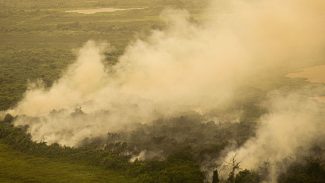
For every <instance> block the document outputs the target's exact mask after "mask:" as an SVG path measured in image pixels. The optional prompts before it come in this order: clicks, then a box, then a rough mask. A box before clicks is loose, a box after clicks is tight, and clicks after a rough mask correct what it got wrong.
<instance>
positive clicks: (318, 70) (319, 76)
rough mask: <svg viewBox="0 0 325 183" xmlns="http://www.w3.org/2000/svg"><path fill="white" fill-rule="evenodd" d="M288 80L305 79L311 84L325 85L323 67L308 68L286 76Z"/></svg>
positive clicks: (324, 66) (324, 69) (324, 67)
mask: <svg viewBox="0 0 325 183" xmlns="http://www.w3.org/2000/svg"><path fill="white" fill-rule="evenodd" d="M287 76H288V77H290V78H305V79H307V81H309V82H312V83H325V65H318V66H314V67H308V68H305V69H303V70H302V71H299V72H294V73H290V74H288V75H287Z"/></svg>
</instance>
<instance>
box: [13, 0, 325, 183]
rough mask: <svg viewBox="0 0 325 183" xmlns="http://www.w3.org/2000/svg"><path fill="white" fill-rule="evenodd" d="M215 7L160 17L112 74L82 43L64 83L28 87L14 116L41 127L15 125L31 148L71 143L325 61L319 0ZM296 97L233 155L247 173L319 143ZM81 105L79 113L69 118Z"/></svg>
mask: <svg viewBox="0 0 325 183" xmlns="http://www.w3.org/2000/svg"><path fill="white" fill-rule="evenodd" d="M211 4H212V5H211V7H212V8H211V9H209V10H207V16H209V18H208V19H207V20H206V21H203V22H202V23H200V24H195V23H192V22H191V21H190V15H189V14H188V13H187V12H186V11H179V10H168V11H165V12H164V13H162V17H163V19H164V21H165V22H166V24H167V25H168V28H167V29H166V30H153V31H152V34H151V35H150V36H148V38H147V39H146V40H137V41H135V42H134V43H131V44H130V45H129V46H128V48H127V49H126V51H125V53H124V54H123V55H122V56H121V57H120V58H119V62H118V63H117V64H116V65H115V66H113V67H105V66H104V64H103V63H102V61H103V54H102V52H103V51H104V50H105V45H102V44H97V43H94V42H88V43H86V44H85V46H84V47H83V48H81V49H80V51H79V54H78V58H77V60H76V62H75V63H74V64H72V65H71V66H70V67H69V68H68V69H67V70H66V72H65V73H64V74H63V76H62V77H61V79H59V80H58V81H56V82H55V83H54V84H53V86H52V87H51V88H43V87H41V86H37V85H36V86H34V87H32V88H30V89H29V90H28V91H26V93H25V97H24V99H23V100H22V101H20V102H19V103H18V105H17V107H16V108H14V109H13V110H12V113H14V114H18V115H27V116H32V117H37V118H38V120H34V119H27V118H25V117H18V119H17V120H16V121H15V125H28V126H29V132H30V133H31V135H32V138H33V140H35V141H46V142H47V143H48V144H51V143H59V144H62V145H68V146H77V145H78V144H79V143H80V142H81V141H82V140H84V139H85V138H94V137H101V136H105V135H106V134H107V132H108V131H110V132H114V131H121V130H128V129H129V128H132V126H133V125H135V124H136V123H150V122H151V121H153V120H155V119H159V118H160V117H164V116H177V115H178V114H179V113H182V112H187V111H199V112H200V113H202V114H203V115H204V114H205V113H209V112H210V111H212V110H215V109H222V108H227V107H229V106H233V105H236V101H237V97H238V96H237V94H238V93H240V90H241V89H242V88H246V87H256V88H263V87H264V86H265V85H266V84H269V83H272V81H273V80H276V79H277V78H278V76H281V75H282V74H284V73H285V72H286V71H289V70H290V69H293V68H297V67H301V66H304V65H308V64H311V63H315V62H317V61H319V60H321V59H322V58H323V55H322V54H321V51H322V50H323V48H324V43H325V41H324V40H325V35H324V34H323V33H324V27H325V26H324V24H325V21H324V8H325V1H323V0H314V1H310V0H288V1H285V2H283V1H279V0H273V1H266V0H262V1H244V0H242V1H229V2H222V3H221V2H220V1H214V2H212V3H211ZM216 9H219V10H220V9H221V10H222V9H224V10H223V11H220V12H214V11H215V10H216ZM300 100H301V99H300V98H299V97H289V99H288V100H285V99H277V98H271V99H270V106H269V111H270V112H269V114H268V115H266V116H264V117H263V118H262V119H261V125H260V128H259V129H258V130H257V136H256V138H254V139H251V140H249V141H248V142H247V143H246V144H245V145H244V146H243V147H240V148H239V149H238V150H235V151H234V152H235V153H237V154H238V158H239V159H240V160H241V161H242V165H243V167H247V168H252V169H254V168H255V167H256V166H258V165H259V163H260V161H263V160H264V158H265V156H266V155H270V156H269V157H270V158H271V161H272V162H273V163H279V162H281V161H283V160H284V159H285V158H286V157H287V156H291V155H292V154H295V153H296V151H297V149H298V148H299V147H300V146H302V147H303V148H307V147H308V144H310V143H311V142H312V141H313V139H314V138H317V137H319V136H320V133H318V131H317V129H319V126H318V125H319V124H321V123H320V121H319V113H320V112H318V111H317V110H314V109H315V107H313V106H314V104H309V103H310V102H309V101H306V102H301V101H300ZM306 104H308V105H306ZM315 105H316V104H315ZM306 106H310V107H311V109H309V108H306ZM78 107H82V111H83V112H84V113H85V114H78V115H71V113H73V111H74V110H75V109H76V108H78ZM316 108H317V107H316ZM53 111H54V112H53ZM286 134H290V138H289V137H287V138H283V137H286V136H284V135H286ZM301 136H304V137H305V136H306V138H304V139H300V137H301ZM270 139H271V140H270ZM273 140H275V142H277V143H276V144H273V143H272V141H273ZM301 140H302V141H301ZM300 141H301V142H300ZM300 143H301V144H300ZM265 146H266V147H267V148H265ZM252 153H254V154H257V156H250V155H251V154H252ZM232 154H233V153H232V152H230V154H229V156H227V157H226V158H225V160H227V159H228V158H229V157H230V156H231V155H232ZM275 167H276V166H275ZM274 175H276V172H275V173H274ZM275 177H276V176H275ZM272 180H274V179H272Z"/></svg>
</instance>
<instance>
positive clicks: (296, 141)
mask: <svg viewBox="0 0 325 183" xmlns="http://www.w3.org/2000/svg"><path fill="white" fill-rule="evenodd" d="M266 105H268V108H269V113H268V114H266V115H265V116H263V117H262V118H261V119H260V124H259V128H258V130H257V132H256V137H253V138H251V139H250V140H248V141H247V142H246V143H245V144H244V145H243V146H242V147H240V148H238V149H236V150H234V151H230V152H229V153H228V154H227V156H226V157H225V158H222V159H221V160H222V161H223V162H224V164H222V165H221V166H220V167H219V169H220V170H221V172H222V173H223V175H222V176H223V177H227V176H228V174H229V168H230V167H228V168H227V167H225V166H229V165H227V164H228V163H229V162H231V161H232V159H233V158H234V157H235V159H236V161H237V162H240V168H242V169H249V170H252V169H253V170H257V169H258V168H261V167H263V164H264V163H269V164H270V167H269V168H270V170H269V171H270V177H268V182H277V176H278V174H279V173H281V172H282V171H283V168H285V167H286V165H288V163H290V162H291V161H294V160H295V158H296V157H297V156H298V155H303V153H306V152H307V151H308V150H309V148H311V146H312V145H313V144H314V142H315V141H316V140H317V139H322V138H324V137H325V132H324V128H325V122H324V120H325V116H324V105H322V104H320V103H318V102H317V101H315V100H313V99H310V98H308V97H306V96H304V95H301V94H290V95H285V96H283V95H280V94H273V95H272V97H270V100H269V101H268V102H267V103H266ZM284 163H286V164H284Z"/></svg>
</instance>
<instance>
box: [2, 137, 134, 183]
mask: <svg viewBox="0 0 325 183" xmlns="http://www.w3.org/2000/svg"><path fill="white" fill-rule="evenodd" d="M0 182H3V183H4V182H40V183H41V182H42V183H50V182H53V183H58V182H62V183H63V182H66V183H68V182H105V183H108V182H112V183H115V182H121V183H122V182H133V180H132V179H131V178H126V177H124V176H123V175H121V172H118V173H117V172H116V171H110V170H103V169H101V168H98V167H95V166H89V165H83V164H81V163H74V162H71V161H70V162H69V161H64V162H63V161H62V160H60V159H57V158H51V159H50V158H44V157H37V156H33V155H28V154H25V153H21V152H18V151H16V150H14V149H12V148H11V147H10V146H8V145H5V144H4V143H0Z"/></svg>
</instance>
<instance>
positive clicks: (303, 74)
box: [287, 65, 325, 103]
mask: <svg viewBox="0 0 325 183" xmlns="http://www.w3.org/2000/svg"><path fill="white" fill-rule="evenodd" d="M287 76H288V77H290V78H304V79H306V80H307V81H309V82H311V83H319V84H325V65H319V66H314V67H308V68H305V69H303V70H302V71H299V72H294V73H290V74H288V75H287ZM313 98H314V99H315V100H317V101H320V102H324V103H325V95H322V96H315V97H313Z"/></svg>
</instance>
